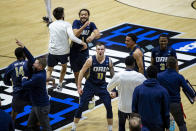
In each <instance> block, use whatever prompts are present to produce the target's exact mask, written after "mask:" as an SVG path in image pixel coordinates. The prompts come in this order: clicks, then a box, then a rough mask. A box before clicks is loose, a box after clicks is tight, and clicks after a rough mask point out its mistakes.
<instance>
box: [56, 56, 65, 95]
mask: <svg viewBox="0 0 196 131" xmlns="http://www.w3.org/2000/svg"><path fill="white" fill-rule="evenodd" d="M57 60H58V62H60V63H61V66H62V68H61V72H60V78H59V85H58V86H57V88H59V90H60V91H61V90H62V83H63V80H64V77H65V74H66V71H67V62H68V55H59V56H58V59H57Z"/></svg>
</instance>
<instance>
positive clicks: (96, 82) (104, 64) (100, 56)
mask: <svg viewBox="0 0 196 131" xmlns="http://www.w3.org/2000/svg"><path fill="white" fill-rule="evenodd" d="M96 52H97V53H96V55H93V56H92V57H90V58H88V59H87V61H86V63H85V64H84V66H83V67H82V69H81V71H80V73H79V78H78V87H77V88H78V93H79V94H80V95H81V99H80V105H79V108H78V109H77V111H76V113H75V117H74V122H73V125H72V131H75V130H76V126H77V124H78V122H79V120H80V118H81V114H82V111H83V109H84V107H85V106H86V105H87V104H88V102H89V101H90V100H91V99H92V97H93V96H94V95H98V96H99V97H100V99H101V100H102V101H103V103H104V105H105V108H106V110H107V122H108V130H109V131H112V124H113V113H112V106H111V98H110V94H109V93H108V91H107V83H106V81H105V78H106V72H107V71H108V69H109V70H110V75H111V77H112V76H113V75H114V69H113V64H112V61H111V59H110V58H109V57H108V56H105V55H104V53H105V46H104V44H103V43H97V45H96ZM87 69H90V75H89V77H88V78H87V80H86V82H85V85H84V89H82V87H81V85H82V83H81V81H82V78H83V76H84V74H85V72H86V71H87Z"/></svg>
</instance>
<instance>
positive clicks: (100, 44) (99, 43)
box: [96, 42, 105, 48]
mask: <svg viewBox="0 0 196 131" xmlns="http://www.w3.org/2000/svg"><path fill="white" fill-rule="evenodd" d="M102 45H103V46H104V48H105V43H103V42H97V43H96V46H102Z"/></svg>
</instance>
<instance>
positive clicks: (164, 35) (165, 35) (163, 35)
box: [159, 34, 169, 40]
mask: <svg viewBox="0 0 196 131" xmlns="http://www.w3.org/2000/svg"><path fill="white" fill-rule="evenodd" d="M160 37H166V38H167V40H169V36H168V35H167V34H161V35H160V36H159V39H160Z"/></svg>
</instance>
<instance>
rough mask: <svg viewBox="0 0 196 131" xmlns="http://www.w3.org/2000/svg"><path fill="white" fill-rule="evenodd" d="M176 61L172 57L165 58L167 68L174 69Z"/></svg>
mask: <svg viewBox="0 0 196 131" xmlns="http://www.w3.org/2000/svg"><path fill="white" fill-rule="evenodd" d="M176 64H177V59H176V58H175V57H173V56H169V57H168V58H167V68H171V69H176Z"/></svg>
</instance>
